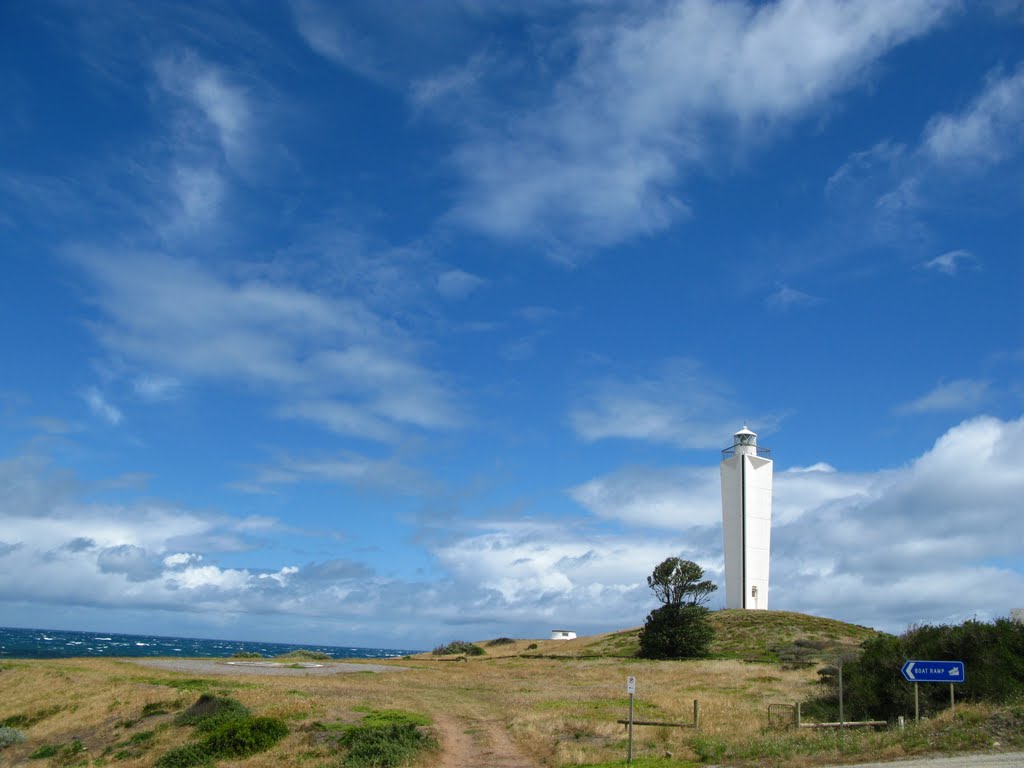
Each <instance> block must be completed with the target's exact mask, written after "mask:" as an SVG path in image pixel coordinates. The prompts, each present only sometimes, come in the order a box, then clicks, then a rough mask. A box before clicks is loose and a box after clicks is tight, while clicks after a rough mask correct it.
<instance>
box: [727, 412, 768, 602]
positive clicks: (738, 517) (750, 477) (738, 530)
mask: <svg viewBox="0 0 1024 768" xmlns="http://www.w3.org/2000/svg"><path fill="white" fill-rule="evenodd" d="M770 455H771V451H770V450H768V449H767V448H758V447H757V435H756V434H755V433H754V432H751V431H750V430H749V429H747V425H746V424H744V425H743V429H741V430H740V431H739V432H737V433H736V434H735V435H733V444H732V447H731V448H726V449H725V450H724V451H722V464H721V470H722V536H723V538H724V544H725V607H726V608H751V609H755V608H756V609H761V610H767V608H768V565H769V557H770V554H771V540H772V460H771V459H770V458H768V456H770Z"/></svg>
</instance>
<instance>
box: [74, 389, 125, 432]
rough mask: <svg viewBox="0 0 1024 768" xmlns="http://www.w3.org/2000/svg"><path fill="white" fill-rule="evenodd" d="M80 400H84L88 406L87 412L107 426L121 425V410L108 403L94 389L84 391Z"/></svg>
mask: <svg viewBox="0 0 1024 768" xmlns="http://www.w3.org/2000/svg"><path fill="white" fill-rule="evenodd" d="M82 399H83V400H85V404H86V405H88V406H89V410H90V411H92V413H93V414H94V415H96V416H98V417H99V418H101V419H103V420H104V421H105V422H107V423H108V424H110V425H112V426H117V425H118V424H120V423H121V418H122V415H123V414H122V413H121V409H120V408H118V407H117V406H115V405H113V404H112V403H110V402H109V401H108V400H107V398H106V397H104V395H103V393H102V392H100V391H99V390H98V389H97V388H96V387H89V388H88V389H87V390H85V392H83V393H82Z"/></svg>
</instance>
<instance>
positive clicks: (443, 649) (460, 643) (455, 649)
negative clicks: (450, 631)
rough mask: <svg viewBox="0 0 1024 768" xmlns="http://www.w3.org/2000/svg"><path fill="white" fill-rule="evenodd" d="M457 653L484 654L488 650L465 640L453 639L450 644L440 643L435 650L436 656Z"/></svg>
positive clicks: (464, 654)
mask: <svg viewBox="0 0 1024 768" xmlns="http://www.w3.org/2000/svg"><path fill="white" fill-rule="evenodd" d="M456 653H459V654H462V655H463V656H483V655H484V654H486V653H487V651H485V650H484V649H483V648H481V647H480V646H479V645H474V644H473V643H467V642H466V641H465V640H452V641H451V642H450V643H448V645H439V646H437V648H435V649H434V650H433V654H434V655H435V656H450V655H451V654H456Z"/></svg>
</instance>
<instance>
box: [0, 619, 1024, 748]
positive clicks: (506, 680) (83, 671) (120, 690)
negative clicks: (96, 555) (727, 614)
mask: <svg viewBox="0 0 1024 768" xmlns="http://www.w3.org/2000/svg"><path fill="white" fill-rule="evenodd" d="M530 642H531V641H517V642H516V643H515V644H512V645H508V646H495V647H492V648H489V649H488V656H485V657H480V658H476V659H469V660H468V661H467V662H465V663H452V662H442V661H438V660H433V659H429V658H421V659H414V660H401V661H392V662H387V663H389V664H394V665H398V666H407V667H412V668H413V669H412V670H411V671H408V672H403V673H393V674H373V673H370V672H367V673H355V674H339V675H333V676H287V677H285V676H280V677H273V676H245V677H239V678H233V677H229V676H213V675H210V676H207V677H206V678H205V680H206V681H207V682H206V683H203V682H202V681H199V682H196V681H195V676H194V675H190V674H185V673H174V672H167V671H161V670H155V669H150V668H144V667H140V666H138V665H135V664H132V663H129V662H124V661H117V660H112V659H73V660H47V661H18V662H14V663H13V664H11V665H10V666H9V667H7V668H5V669H4V670H3V671H2V672H0V684H2V688H3V691H4V696H3V697H2V698H0V720H3V719H5V718H9V717H12V716H15V715H28V716H34V715H36V714H42V716H41V717H40V718H39V719H38V721H37V722H35V723H34V724H32V725H30V726H27V727H25V728H24V730H25V731H26V733H27V735H28V741H27V742H26V743H25V744H20V745H15V746H12V747H9V748H7V749H6V750H4V752H3V754H2V760H3V761H5V763H4V764H5V765H8V764H10V765H12V766H17V765H26V766H28V765H31V766H33V767H34V768H43V767H44V766H47V768H48V766H50V765H53V766H56V765H58V764H59V763H58V762H54V761H53V760H50V761H35V760H32V761H30V760H28V757H27V756H28V755H29V754H30V753H31V752H32V751H33V750H35V749H37V748H39V747H40V746H41V745H43V744H54V745H60V744H67V743H69V742H71V741H73V740H74V739H79V740H80V741H81V742H82V743H83V744H84V745H85V747H86V748H87V750H88V756H89V757H90V758H91V759H92V760H93V761H95V760H96V759H97V758H102V760H101V761H100V762H94V763H91V764H95V765H109V766H124V768H143V766H145V767H147V768H148V767H149V766H151V765H152V764H153V762H154V760H155V759H156V758H157V757H158V756H159V755H160V754H162V753H163V752H165V751H166V750H167V749H169V748H170V747H172V746H177V745H179V744H183V743H185V742H186V741H188V740H189V739H190V738H191V736H192V734H191V731H190V729H188V728H182V727H176V726H174V725H173V724H172V721H173V718H174V714H175V713H176V712H178V711H181V710H182V709H184V708H185V707H187V706H189V705H190V704H191V703H192V702H194V701H195V699H196V698H197V697H198V696H199V695H200V693H202V692H203V691H204V690H205V691H208V692H211V693H218V694H225V695H230V696H232V697H234V698H236V699H238V700H239V701H240V702H241V703H242V704H244V705H245V706H247V707H248V708H249V709H250V710H251V711H252V712H253V714H254V715H274V716H277V717H281V718H283V719H285V720H286V722H287V723H288V725H289V727H290V728H291V731H292V733H291V734H290V735H289V736H288V737H287V738H286V739H285V740H284V741H282V742H281V743H279V744H278V745H277V746H275V747H274V748H273V749H271V750H270V751H268V752H266V753H264V754H260V755H255V756H253V757H250V758H248V759H246V760H243V761H237V762H221V763H218V765H219V766H225V767H227V768H234V767H235V766H246V767H247V768H271V767H272V766H273V767H274V768H298V767H299V766H303V767H306V766H321V765H328V764H336V763H337V760H336V759H332V757H331V755H330V753H329V751H328V747H327V746H326V745H325V743H324V740H323V738H322V736H323V732H322V731H318V730H315V729H314V728H313V727H312V726H313V723H314V722H322V723H353V722H356V721H358V720H359V719H360V718H361V717H362V715H363V714H364V713H365V711H366V708H368V707H369V708H373V709H401V710H405V711H410V712H417V713H422V714H424V715H427V716H429V717H431V718H432V719H434V720H435V721H437V720H439V719H447V720H448V721H449V722H451V721H455V722H457V723H459V725H460V728H462V730H463V731H464V732H465V733H467V734H470V735H471V736H472V737H473V738H476V736H475V734H477V733H478V732H479V733H485V732H486V729H487V728H488V727H493V725H494V724H498V725H499V726H500V727H502V728H506V729H507V730H508V732H509V733H510V734H511V735H512V737H513V739H514V740H515V741H516V743H517V744H518V745H519V746H520V748H521V749H522V751H523V752H524V753H526V754H528V755H529V756H531V757H532V758H533V759H534V760H535V761H536V762H537V764H538V765H543V766H572V765H594V764H600V763H613V762H617V763H621V762H622V760H623V759H624V756H625V749H626V741H625V737H626V734H625V729H624V727H623V726H622V725H619V724H617V723H616V722H615V721H616V720H618V719H620V718H624V717H625V716H626V713H627V704H628V699H627V696H626V691H625V687H626V677H627V676H629V675H634V676H636V678H637V696H636V717H637V718H638V719H641V718H642V719H648V720H658V721H671V722H686V721H689V720H690V718H691V717H692V712H693V700H694V699H699V701H700V707H701V724H702V728H701V731H700V733H699V734H698V733H695V732H694V731H693V730H691V729H675V728H661V727H648V726H645V727H638V728H636V730H635V743H634V755H635V756H637V757H638V758H648V757H653V756H660V755H663V754H664V753H665V752H666V751H671V752H673V753H674V755H675V758H674V762H673V765H685V764H686V763H685V761H688V760H689V761H693V762H694V763H696V762H698V761H699V760H700V759H701V758H702V757H703V758H704V759H708V760H713V761H715V762H718V763H721V764H732V765H754V764H757V765H765V766H771V765H776V766H783V765H786V766H790V765H791V766H801V765H812V764H813V765H821V764H825V763H829V762H835V763H842V762H855V761H856V759H861V758H862V759H877V758H883V757H896V756H902V755H909V754H916V753H919V752H922V751H928V750H930V749H932V750H934V749H964V748H979V747H980V748H983V747H986V746H988V745H989V744H990V742H991V741H992V740H993V739H992V738H991V733H990V731H983V730H979V728H978V727H977V722H982V721H984V722H988V721H987V720H986V719H985V718H989V719H991V716H992V713H991V712H988V711H986V710H982V709H978V708H973V709H972V708H969V707H964V708H962V709H960V710H958V715H959V719H958V720H957V721H956V722H953V721H951V720H950V721H949V722H946V723H944V722H943V721H942V719H941V718H937V719H936V721H934V722H933V723H932V724H929V726H928V728H931V729H932V730H927V729H917V730H913V731H908V732H907V733H905V734H899V733H843V734H833V733H824V734H823V733H809V732H806V731H804V732H800V733H795V732H793V731H792V730H790V731H775V730H771V729H769V728H768V705H769V704H771V703H779V702H794V701H797V700H801V699H804V698H806V697H808V696H809V695H812V694H813V692H814V690H815V687H816V683H815V680H816V674H815V670H814V669H813V668H806V667H798V668H785V667H784V666H780V665H773V664H763V663H757V664H755V663H746V662H742V661H738V660H716V661H690V662H645V661H639V660H634V659H622V658H603V659H587V658H571V657H563V658H552V657H550V656H544V657H522V656H518V655H515V654H518V653H533V652H528V651H527V650H526V646H527V645H529V643H530ZM534 642H538V646H539V647H538V649H536V650H537V652H538V653H541V654H547V653H552V652H553V649H551V648H549V647H546V646H547V645H548V644H549V643H554V644H555V645H557V647H558V648H559V649H561V652H562V653H566V652H572V653H580V654H581V655H582V653H583V651H585V650H586V647H587V640H586V639H581V640H580V641H568V642H563V641H534ZM590 642H592V639H591V641H590ZM569 643H577V648H576V649H574V648H573V647H571V646H569ZM485 647H486V646H485ZM376 663H379V662H376ZM190 681H191V682H190ZM147 705H149V707H148V709H147ZM55 707H62V708H63V709H61V710H60V711H52V710H53V708H55ZM159 709H166V710H167V712H166V713H165V714H153V715H150V716H143V715H144V714H145V713H146V712H147V711H148V712H152V711H153V710H159ZM971 718H974V721H977V722H974V724H972V722H969V721H971ZM30 719H31V717H30ZM1017 725H1018V722H1017V721H1016V720H1015V721H1013V723H1011V725H1010V726H1008V727H1007V728H1006V730H1007V732H1011V733H1012V732H1014V731H1021V730H1022V729H1021V728H1019V727H1017ZM972 729H973V730H972ZM148 732H152V735H151V736H143V737H139V736H138V735H139V734H145V733H148ZM133 737H138V738H139V739H141V741H139V742H138V743H133V742H132V738H133ZM1004 742H1005V743H1004V746H1006V747H1009V746H1011V745H1012V740H1010V739H1004ZM132 750H135V751H132ZM119 754H120V757H117V755H119ZM440 759H441V758H440V757H439V756H436V755H433V756H430V757H428V758H427V760H428V764H429V763H430V761H435V762H439V761H440ZM680 761H683V762H680ZM639 764H640V765H643V764H644V763H643V762H642V761H641V762H640V763H639ZM657 764H660V761H657V760H653V761H650V762H648V765H657Z"/></svg>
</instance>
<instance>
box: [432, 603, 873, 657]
mask: <svg viewBox="0 0 1024 768" xmlns="http://www.w3.org/2000/svg"><path fill="white" fill-rule="evenodd" d="M710 618H711V623H712V625H713V626H714V628H715V641H714V643H712V645H711V655H712V658H719V659H742V660H746V661H769V662H783V663H801V662H806V663H813V662H824V661H832V660H834V659H835V658H837V657H838V656H840V655H842V654H849V653H853V652H856V650H857V649H858V648H859V647H860V644H861V643H863V642H864V641H865V640H867V639H868V638H869V637H874V636H875V635H877V634H880V633H879V632H877V631H876V630H874V629H870V628H868V627H862V626H858V625H856V624H847V623H845V622H842V621H837V620H835V619H826V618H822V617H820V616H808V615H807V614H803V613H793V612H791V611H738V610H735V611H730V610H721V611H713V612H712V613H711V614H710ZM639 631H640V628H639V627H636V628H633V629H626V630H622V631H620V632H610V633H608V634H604V635H594V636H592V637H579V638H576V639H575V640H516V641H515V642H511V643H510V642H505V643H501V644H498V645H489V644H488V643H487V642H480V643H477V644H478V645H479V646H481V647H482V648H483V649H484V650H485V651H486V655H487V656H488V657H491V658H498V657H507V656H565V657H570V658H582V657H595V656H601V657H611V658H630V657H633V656H635V655H636V651H637V647H638V640H637V635H638V633H639ZM531 646H532V647H531ZM424 656H429V654H424Z"/></svg>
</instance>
